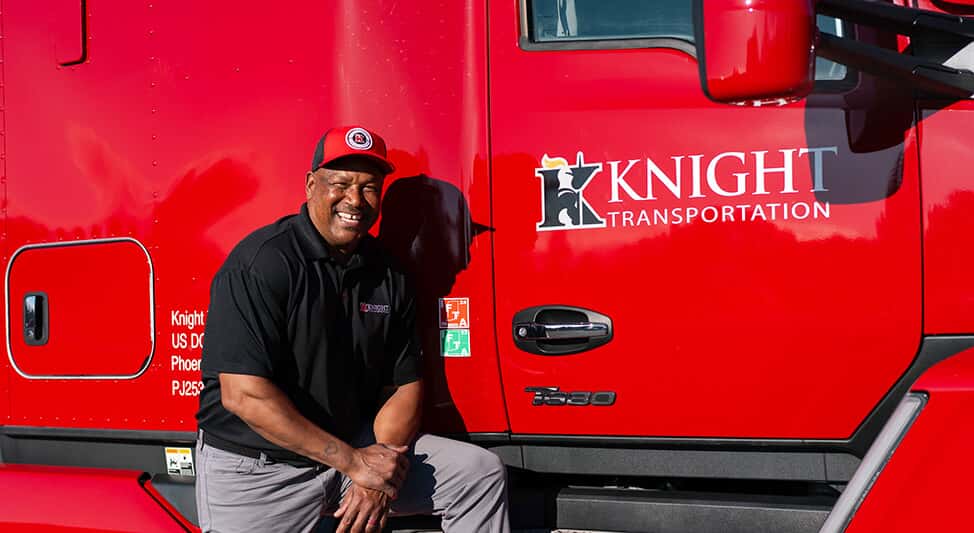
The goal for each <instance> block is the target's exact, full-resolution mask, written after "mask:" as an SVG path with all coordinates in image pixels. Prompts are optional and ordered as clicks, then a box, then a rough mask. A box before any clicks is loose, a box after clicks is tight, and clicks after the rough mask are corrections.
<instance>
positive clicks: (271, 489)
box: [196, 126, 509, 533]
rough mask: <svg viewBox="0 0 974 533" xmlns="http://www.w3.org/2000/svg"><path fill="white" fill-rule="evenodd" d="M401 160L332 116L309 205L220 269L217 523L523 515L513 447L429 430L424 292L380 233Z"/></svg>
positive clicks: (206, 423)
mask: <svg viewBox="0 0 974 533" xmlns="http://www.w3.org/2000/svg"><path fill="white" fill-rule="evenodd" d="M392 171H393V166H392V164H391V163H390V162H389V161H388V159H387V154H386V146H385V142H384V141H383V140H382V138H381V137H379V136H378V135H376V134H375V133H373V132H370V131H368V130H366V129H365V128H362V127H356V126H352V127H343V128H334V129H331V130H329V131H328V132H326V133H325V135H324V136H323V137H322V138H321V140H320V141H319V142H318V145H317V147H316V149H315V152H314V156H313V158H312V166H311V170H310V172H308V174H307V176H306V178H305V195H306V198H307V202H306V204H305V205H303V206H302V207H301V211H300V212H299V213H298V214H296V215H291V216H288V217H285V218H283V219H281V220H278V221H277V222H275V223H273V224H271V225H270V226H266V227H263V228H260V229H258V230H257V231H255V232H253V233H251V234H250V235H248V236H247V237H245V238H244V239H243V241H241V242H240V243H239V244H238V245H237V246H236V247H235V248H234V249H233V251H231V252H230V255H229V257H228V258H227V260H226V262H225V263H224V264H223V266H222V267H221V268H220V270H219V271H218V272H217V274H216V275H215V276H214V279H213V283H212V286H211V291H210V309H209V313H208V316H207V322H206V335H205V342H204V346H203V356H202V357H203V359H202V374H203V382H204V388H203V392H202V393H201V394H200V410H199V413H197V420H198V422H199V427H200V434H199V439H198V442H197V458H196V460H197V473H198V474H197V476H198V477H197V481H196V494H197V508H198V511H199V518H200V527H201V528H202V529H203V530H204V531H231V532H232V531H288V532H290V531H310V530H311V529H312V528H314V527H315V524H316V523H317V522H318V520H319V518H320V517H321V516H328V515H332V514H333V515H334V516H335V517H336V518H337V519H338V520H339V526H338V531H341V532H344V531H350V532H355V533H358V532H363V531H365V532H374V531H379V530H380V529H381V528H382V527H384V525H385V521H386V518H387V516H388V514H389V513H390V512H392V513H398V514H436V515H439V516H441V517H442V523H443V529H444V531H447V532H465V533H466V532H472V531H477V532H481V531H482V532H507V531H509V526H508V521H507V500H506V498H507V495H506V481H505V471H504V466H503V464H502V463H501V462H500V461H499V460H498V459H497V457H496V456H494V455H493V454H491V453H490V452H488V451H486V450H483V449H481V448H479V447H476V446H473V445H470V444H465V443H460V442H456V441H452V440H449V439H445V438H442V437H437V436H433V435H425V434H421V435H418V436H417V430H418V427H419V419H420V410H421V403H422V402H421V400H422V389H421V382H420V365H419V358H420V353H419V350H420V349H419V346H420V344H419V342H418V340H417V338H416V324H415V322H416V317H415V314H416V312H415V308H416V304H415V298H414V296H413V294H412V292H411V290H410V288H409V285H408V283H407V280H406V278H405V276H404V274H403V273H402V272H401V271H400V270H398V269H397V268H395V267H394V266H393V265H392V263H391V262H390V261H389V259H388V258H387V256H386V255H385V253H384V252H383V250H381V248H380V247H379V245H378V243H377V241H376V240H375V239H374V238H373V237H371V236H370V235H369V234H368V231H369V228H371V227H372V225H373V224H374V223H375V221H376V218H377V217H378V214H379V208H380V205H381V204H380V202H381V195H382V183H383V180H384V178H385V176H386V175H388V174H389V173H391V172H392ZM384 391H385V392H386V393H387V394H383V392H384ZM383 398H387V399H385V400H383ZM336 509H337V510H336Z"/></svg>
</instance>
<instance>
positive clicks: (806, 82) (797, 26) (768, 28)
mask: <svg viewBox="0 0 974 533" xmlns="http://www.w3.org/2000/svg"><path fill="white" fill-rule="evenodd" d="M694 10H695V13H694V15H695V16H694V31H695V33H696V44H697V61H699V63H700V81H701V83H702V84H703V90H704V93H706V94H707V96H708V97H709V98H710V99H712V100H715V101H717V102H724V103H735V104H752V105H756V104H760V103H761V102H768V101H776V100H781V99H785V100H795V99H799V98H802V97H804V96H806V95H808V93H809V92H811V90H812V83H813V80H814V72H815V70H814V69H815V53H814V39H815V35H816V29H815V9H814V6H813V5H812V0H696V1H695V2H694Z"/></svg>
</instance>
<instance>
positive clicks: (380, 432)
mask: <svg viewBox="0 0 974 533" xmlns="http://www.w3.org/2000/svg"><path fill="white" fill-rule="evenodd" d="M422 404H423V389H422V385H421V383H420V382H419V381H414V382H412V383H407V384H406V385H402V386H400V387H399V388H397V389H396V392H394V393H393V394H392V396H390V397H389V399H388V400H386V402H385V404H383V405H382V408H381V409H379V413H378V414H377V415H375V424H374V425H373V428H372V429H373V431H374V432H375V440H376V442H380V443H383V444H393V445H397V446H408V445H409V444H411V443H412V441H413V438H414V437H415V436H416V432H417V431H419V422H420V418H421V415H422Z"/></svg>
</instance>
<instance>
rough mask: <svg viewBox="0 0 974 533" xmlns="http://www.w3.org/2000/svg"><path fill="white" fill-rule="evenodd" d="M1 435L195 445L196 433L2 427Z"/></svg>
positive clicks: (0, 429)
mask: <svg viewBox="0 0 974 533" xmlns="http://www.w3.org/2000/svg"><path fill="white" fill-rule="evenodd" d="M0 434H2V435H8V436H10V437H41V438H45V439H83V440H98V441H116V442H122V441H152V442H165V443H171V444H173V443H184V444H193V443H195V442H196V432H195V431H150V430H135V429H87V428H60V427H49V426H2V427H0Z"/></svg>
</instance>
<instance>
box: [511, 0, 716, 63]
mask: <svg viewBox="0 0 974 533" xmlns="http://www.w3.org/2000/svg"><path fill="white" fill-rule="evenodd" d="M519 5H520V9H519V15H520V18H521V24H520V29H521V33H520V35H519V36H518V46H519V47H520V48H521V50H524V51H526V52H544V51H552V50H638V49H643V48H669V49H672V50H679V51H681V52H684V53H686V54H687V55H689V56H690V57H694V58H695V57H697V47H696V45H694V44H693V43H691V42H688V41H685V40H683V39H676V38H672V37H649V38H644V39H591V40H579V41H544V42H535V41H532V40H531V28H530V26H529V24H530V21H529V13H528V0H519Z"/></svg>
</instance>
